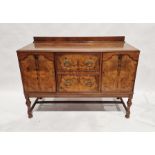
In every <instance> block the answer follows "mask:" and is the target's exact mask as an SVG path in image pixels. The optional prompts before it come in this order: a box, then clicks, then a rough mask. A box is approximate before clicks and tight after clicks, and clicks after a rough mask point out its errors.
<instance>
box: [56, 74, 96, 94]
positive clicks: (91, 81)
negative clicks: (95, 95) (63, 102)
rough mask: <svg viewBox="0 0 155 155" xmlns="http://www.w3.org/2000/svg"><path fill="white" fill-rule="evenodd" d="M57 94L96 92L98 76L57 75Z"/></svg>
mask: <svg viewBox="0 0 155 155" xmlns="http://www.w3.org/2000/svg"><path fill="white" fill-rule="evenodd" d="M58 79H59V80H58V83H59V84H58V85H59V86H58V91H59V92H77V93H78V92H79V93H80V92H98V90H99V85H98V76H92V75H91V76H89V75H88V76H87V75H80V76H79V75H59V76H58Z"/></svg>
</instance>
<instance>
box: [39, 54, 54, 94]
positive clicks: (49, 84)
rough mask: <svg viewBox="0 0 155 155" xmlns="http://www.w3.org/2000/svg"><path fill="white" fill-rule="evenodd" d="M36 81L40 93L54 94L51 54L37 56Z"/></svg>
mask: <svg viewBox="0 0 155 155" xmlns="http://www.w3.org/2000/svg"><path fill="white" fill-rule="evenodd" d="M38 79H39V86H40V91H41V92H55V91H56V86H55V85H56V84H55V70H54V63H53V54H52V53H50V54H48V53H45V54H43V55H39V56H38Z"/></svg>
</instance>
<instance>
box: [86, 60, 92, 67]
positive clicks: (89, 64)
mask: <svg viewBox="0 0 155 155" xmlns="http://www.w3.org/2000/svg"><path fill="white" fill-rule="evenodd" d="M85 65H86V66H88V67H92V65H93V62H92V61H90V60H87V61H85Z"/></svg>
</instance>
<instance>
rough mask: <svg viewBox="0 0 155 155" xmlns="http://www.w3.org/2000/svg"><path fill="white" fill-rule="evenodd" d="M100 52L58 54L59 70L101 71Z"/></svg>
mask: <svg viewBox="0 0 155 155" xmlns="http://www.w3.org/2000/svg"><path fill="white" fill-rule="evenodd" d="M99 58H100V57H99V54H98V53H97V54H95V53H92V54H90V53H81V54H80V53H69V54H68V53H63V54H58V55H57V69H58V71H91V72H94V71H96V72H97V71H99V64H100V59H99Z"/></svg>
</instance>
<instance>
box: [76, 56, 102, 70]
mask: <svg viewBox="0 0 155 155" xmlns="http://www.w3.org/2000/svg"><path fill="white" fill-rule="evenodd" d="M78 61H79V71H93V72H95V71H96V72H97V71H99V64H100V60H99V55H98V54H79V59H78Z"/></svg>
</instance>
